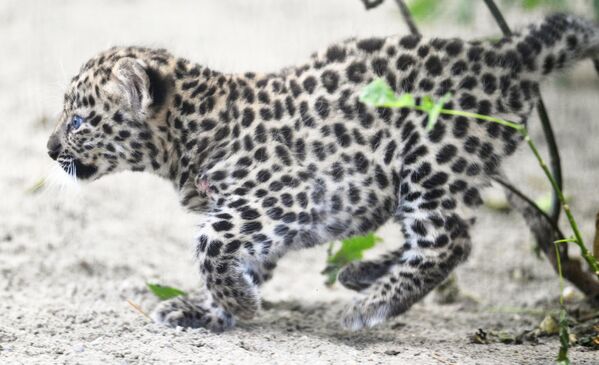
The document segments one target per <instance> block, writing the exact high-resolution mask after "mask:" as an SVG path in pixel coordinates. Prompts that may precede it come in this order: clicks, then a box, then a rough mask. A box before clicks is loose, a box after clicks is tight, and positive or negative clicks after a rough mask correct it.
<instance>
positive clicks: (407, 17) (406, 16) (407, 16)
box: [395, 0, 421, 36]
mask: <svg viewBox="0 0 599 365" xmlns="http://www.w3.org/2000/svg"><path fill="white" fill-rule="evenodd" d="M395 3H396V4H397V6H398V7H399V11H400V12H401V16H402V17H403V20H404V21H405V22H406V25H407V26H408V28H410V33H412V34H413V35H418V36H419V35H421V34H420V31H419V30H418V27H417V26H416V23H415V22H414V19H413V18H412V13H410V9H409V8H408V6H407V5H406V3H405V2H404V1H403V0H395Z"/></svg>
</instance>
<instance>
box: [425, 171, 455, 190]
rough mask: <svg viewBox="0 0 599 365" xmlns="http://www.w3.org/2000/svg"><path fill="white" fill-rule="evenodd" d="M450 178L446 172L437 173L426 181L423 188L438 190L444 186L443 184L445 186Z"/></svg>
mask: <svg viewBox="0 0 599 365" xmlns="http://www.w3.org/2000/svg"><path fill="white" fill-rule="evenodd" d="M448 178H449V177H448V175H447V174H446V173H445V172H437V173H436V174H434V175H433V176H431V177H430V178H428V179H426V180H425V181H424V182H423V183H422V186H423V187H424V188H426V189H433V188H436V187H438V186H442V185H443V184H445V183H446V182H447V180H448Z"/></svg>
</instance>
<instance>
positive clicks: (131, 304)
mask: <svg viewBox="0 0 599 365" xmlns="http://www.w3.org/2000/svg"><path fill="white" fill-rule="evenodd" d="M127 303H129V305H130V306H131V307H133V309H135V310H136V311H138V312H139V313H141V314H142V315H143V316H144V317H146V318H147V319H148V320H149V321H150V322H152V318H150V316H148V314H147V313H146V312H144V310H143V309H141V307H140V306H139V305H137V304H135V303H133V302H132V301H131V300H129V299H127Z"/></svg>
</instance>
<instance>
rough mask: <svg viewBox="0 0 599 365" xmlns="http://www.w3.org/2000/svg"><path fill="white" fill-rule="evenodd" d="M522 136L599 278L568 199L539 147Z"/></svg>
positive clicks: (584, 255)
mask: <svg viewBox="0 0 599 365" xmlns="http://www.w3.org/2000/svg"><path fill="white" fill-rule="evenodd" d="M520 134H522V136H523V137H524V140H525V141H526V143H528V146H529V147H530V149H531V150H532V153H534V155H535V157H536V158H537V161H538V162H539V164H540V165H541V168H542V169H543V172H545V176H547V178H548V179H549V181H550V182H551V185H552V186H553V190H554V191H555V193H556V194H557V197H558V199H559V201H560V202H561V204H562V208H564V213H565V214H566V217H567V218H568V222H570V227H572V232H574V237H575V238H576V244H577V245H578V247H580V252H581V254H582V257H584V259H585V260H586V262H587V263H588V264H589V266H590V267H591V269H592V270H593V272H594V273H595V274H596V275H598V276H599V265H597V262H596V260H595V257H594V256H593V255H592V254H591V253H590V252H589V250H587V248H586V246H585V245H584V241H583V239H582V234H581V233H580V230H579V229H578V224H577V223H576V220H575V219H574V216H573V215H572V212H571V211H570V206H569V205H568V203H566V198H565V197H564V194H563V192H562V189H560V187H559V185H558V183H557V181H556V180H555V178H554V177H553V175H552V174H551V171H549V168H548V167H547V164H546V163H545V161H544V160H543V158H542V157H541V154H540V153H539V150H538V149H537V147H536V146H535V144H534V143H533V141H532V139H531V138H530V136H529V135H528V132H526V129H523V130H521V131H520ZM558 262H559V261H558Z"/></svg>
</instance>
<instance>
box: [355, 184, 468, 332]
mask: <svg viewBox="0 0 599 365" xmlns="http://www.w3.org/2000/svg"><path fill="white" fill-rule="evenodd" d="M442 174H443V173H441V175H436V174H433V173H431V176H429V177H428V179H422V180H419V179H410V176H409V175H408V176H407V178H405V179H404V180H403V181H404V183H402V186H401V189H400V190H401V198H400V206H399V207H398V210H397V212H396V218H397V219H398V220H399V221H400V223H401V225H402V230H403V233H404V236H405V240H406V241H405V243H404V245H403V246H402V247H401V248H400V249H399V250H397V251H395V252H393V253H391V254H387V255H386V256H385V259H384V260H381V261H378V263H379V264H380V263H384V265H383V266H382V267H385V268H386V271H385V272H384V274H383V275H382V276H380V277H378V278H377V279H375V280H374V281H373V282H372V283H371V284H370V285H368V286H365V288H364V290H363V291H362V293H364V295H365V296H364V297H362V298H360V299H357V300H356V301H355V302H354V303H353V304H351V305H350V306H349V308H348V309H347V310H346V312H345V314H344V318H343V324H344V325H345V326H346V327H347V328H350V329H360V328H363V327H372V326H374V325H376V324H378V323H381V322H383V321H384V320H386V319H388V318H391V317H394V316H397V315H399V314H401V313H403V312H405V311H406V310H407V309H409V308H410V306H412V305H413V304H414V303H415V302H417V301H418V300H420V299H421V298H422V297H424V296H425V295H426V294H427V293H429V292H430V291H431V290H432V289H433V288H434V287H435V286H437V285H438V284H440V283H441V282H442V281H443V280H444V279H445V278H446V277H447V275H448V274H449V273H450V272H451V271H452V270H453V269H454V268H455V267H456V266H457V264H458V263H460V262H462V261H463V260H465V259H466V257H467V256H468V254H469V252H470V246H471V244H470V237H469V234H468V229H469V225H470V224H469V222H468V220H467V219H465V218H464V217H462V216H461V215H460V213H458V209H457V207H458V204H460V205H464V202H467V204H466V205H478V204H479V203H480V196H479V195H478V190H477V189H476V188H475V187H468V185H467V184H466V183H465V182H463V181H461V180H456V181H453V182H448V181H447V175H442ZM442 176H444V178H440V177H442ZM406 181H407V182H406ZM450 192H451V195H450ZM362 264H363V265H365V266H364V267H367V266H368V265H369V263H366V264H364V263H362ZM358 265H360V263H358ZM379 267H381V266H379Z"/></svg>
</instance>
